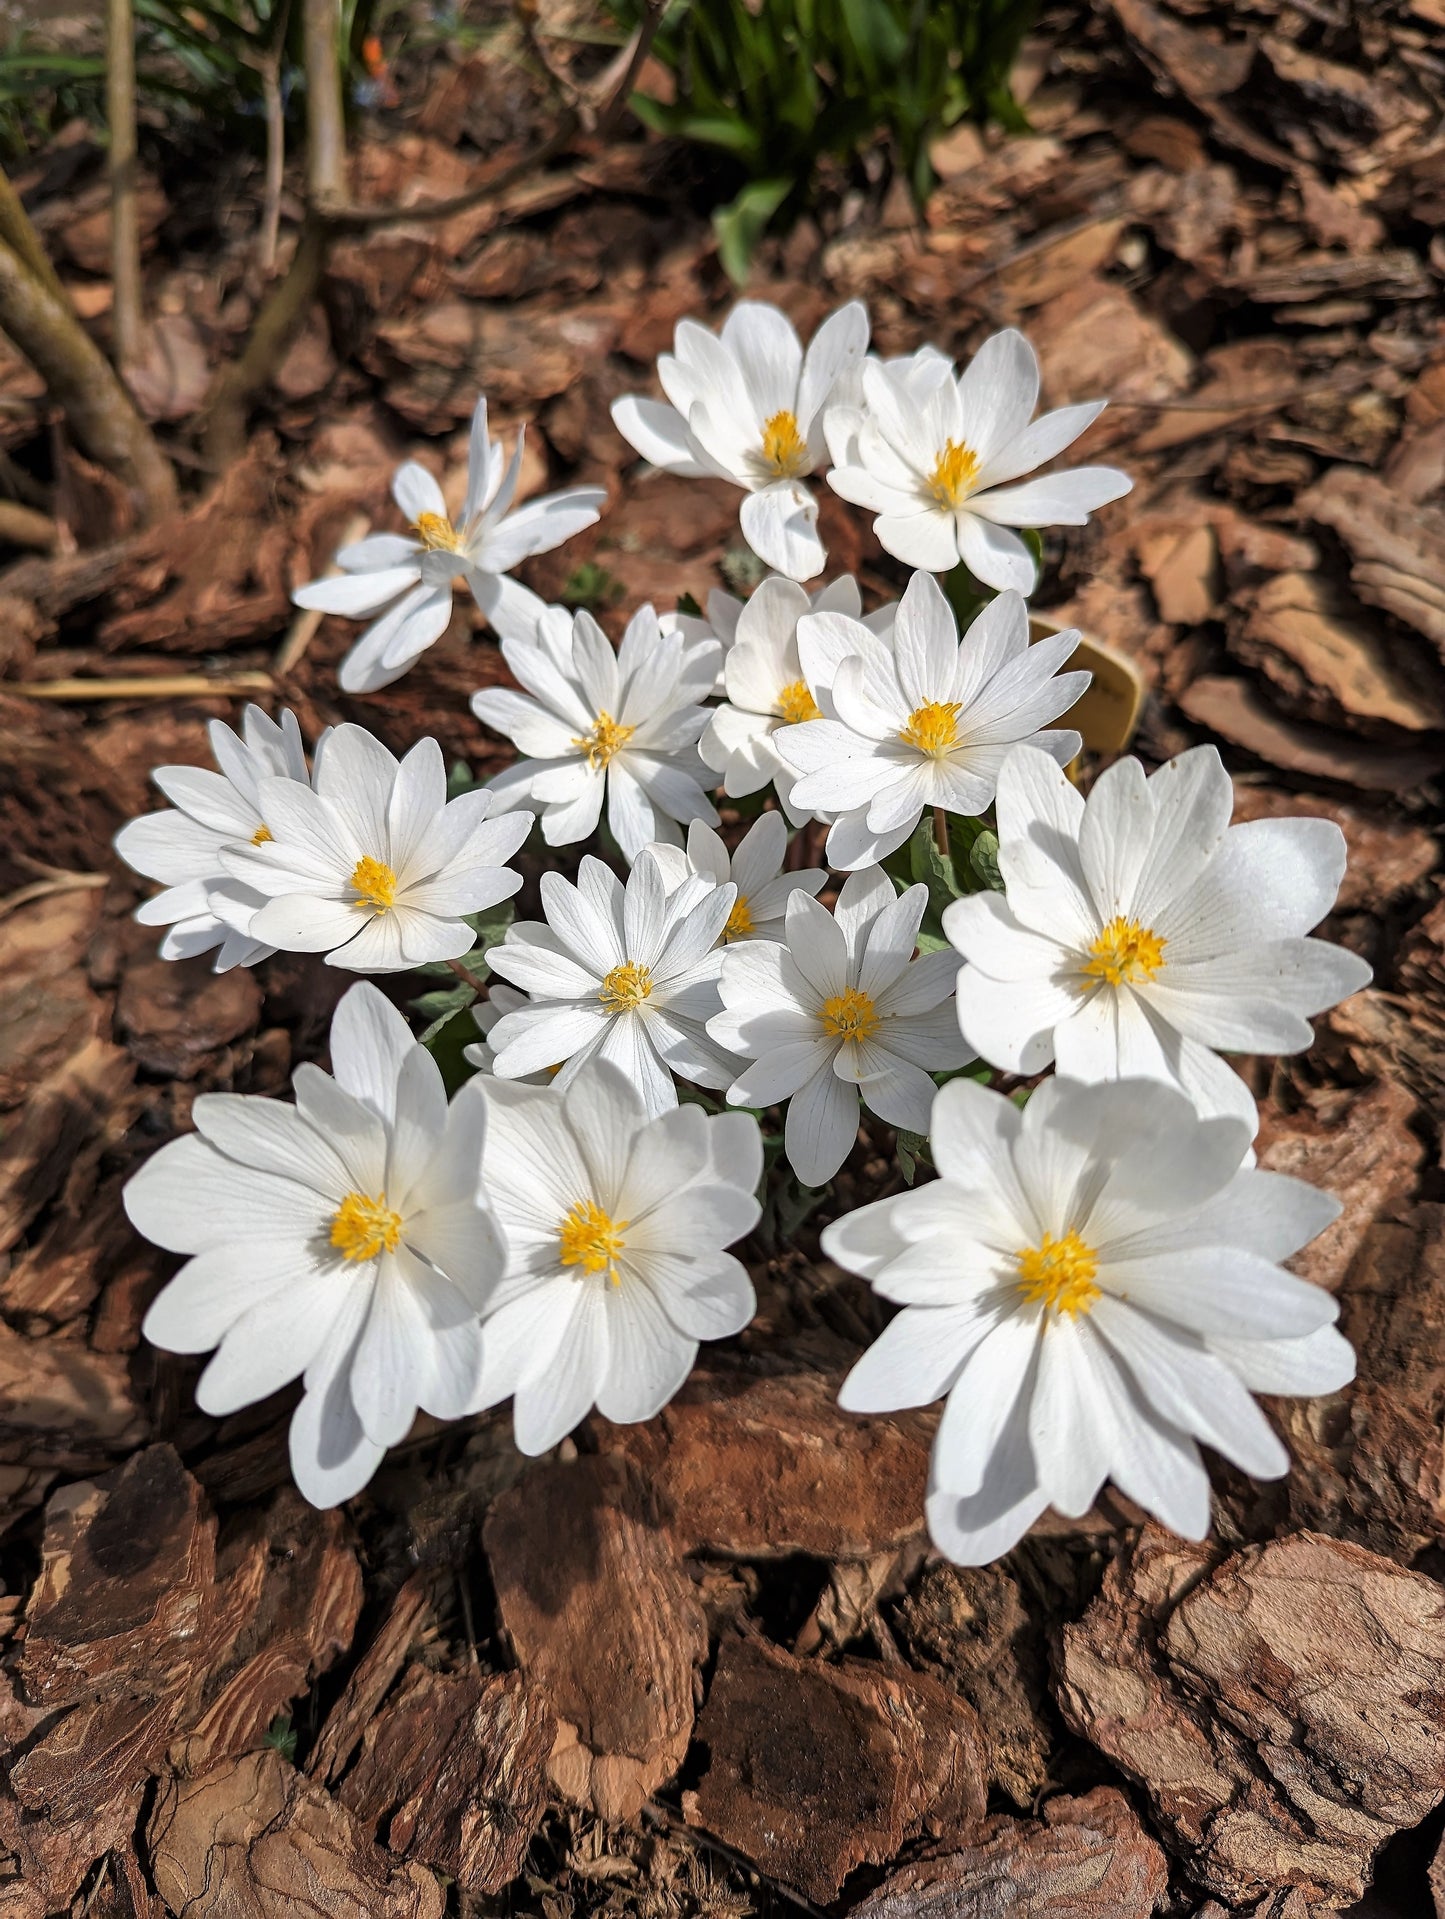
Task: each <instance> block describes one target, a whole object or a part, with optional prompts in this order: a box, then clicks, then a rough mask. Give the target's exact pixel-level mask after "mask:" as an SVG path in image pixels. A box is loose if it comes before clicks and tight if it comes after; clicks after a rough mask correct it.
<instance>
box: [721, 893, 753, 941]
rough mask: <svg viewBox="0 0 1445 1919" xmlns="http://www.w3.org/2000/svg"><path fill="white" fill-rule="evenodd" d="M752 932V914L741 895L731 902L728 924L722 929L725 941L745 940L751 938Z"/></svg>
mask: <svg viewBox="0 0 1445 1919" xmlns="http://www.w3.org/2000/svg"><path fill="white" fill-rule="evenodd" d="M752 930H753V912H752V908H751V907H750V906H749V905H748V903H747V901H746V899H744V897H743V895H742V894H741V893H739V894H738V896H737V899H736V900H735V901H734V902H733V910H732V911H731V913H729V914H728V923H727V925H726V926H725V927H724V928H723V938H724V939H725V940H745V939H748V938H750V937H751V935H752Z"/></svg>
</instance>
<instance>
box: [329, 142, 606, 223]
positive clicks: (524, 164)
mask: <svg viewBox="0 0 1445 1919" xmlns="http://www.w3.org/2000/svg"><path fill="white" fill-rule="evenodd" d="M580 124H581V123H580V121H579V120H578V118H577V115H576V114H575V113H564V114H563V115H562V118H561V120H560V121H559V123H558V126H557V129H556V131H555V132H554V133H552V134H550V135H549V136H548V138H547V139H545V140H544V141H542V143H541V145H540V146H536V147H533V148H532V150H531V152H530V153H524V154H523V155H522V157H521V159H520V160H514V161H512V163H511V164H510V165H509V166H505V167H503V168H501V169H500V171H499V172H497V173H494V174H492V175H491V176H490V178H488V179H486V180H483V181H481V182H480V183H479V184H478V185H477V186H474V187H469V188H468V189H467V191H466V192H465V193H458V194H456V195H455V196H454V197H453V198H452V199H450V200H424V201H422V202H421V204H420V205H419V206H410V207H407V206H382V207H355V206H349V205H347V206H328V207H326V208H325V209H324V212H323V218H324V219H325V221H326V223H327V225H328V226H331V227H334V228H335V229H337V231H338V232H345V233H360V232H363V231H365V230H367V229H369V228H372V227H395V226H405V225H408V224H410V222H411V221H413V220H416V221H425V220H450V219H451V217H452V215H453V214H455V213H470V212H471V210H472V208H473V207H479V206H480V205H481V204H482V202H483V201H484V200H494V199H496V197H497V196H498V194H501V193H505V192H506V190H507V188H508V187H510V186H513V185H515V183H516V182H517V181H518V180H520V179H522V178H523V177H524V176H525V175H526V174H529V173H533V172H535V171H536V169H537V168H538V167H541V166H545V165H546V164H547V162H548V161H549V160H552V159H555V158H556V156H557V155H558V154H559V153H562V152H564V151H565V150H566V149H567V148H568V147H569V146H570V145H571V144H572V140H573V138H574V136H575V135H576V133H577V131H578V128H579V126H580Z"/></svg>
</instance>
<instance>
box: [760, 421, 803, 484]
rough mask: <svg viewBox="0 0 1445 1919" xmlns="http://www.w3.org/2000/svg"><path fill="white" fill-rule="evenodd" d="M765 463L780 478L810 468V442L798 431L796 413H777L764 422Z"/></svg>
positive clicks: (785, 478) (795, 475)
mask: <svg viewBox="0 0 1445 1919" xmlns="http://www.w3.org/2000/svg"><path fill="white" fill-rule="evenodd" d="M763 463H764V465H766V466H767V467H768V468H769V470H770V471H771V472H773V473H776V474H777V476H778V478H779V479H780V480H791V479H795V478H796V477H797V475H798V474H799V473H806V472H807V470H808V442H807V441H806V440H805V439H804V438H803V436H802V434H801V433H800V432H799V431H798V416H797V414H796V413H788V412H786V411H784V412H782V413H775V414H774V415H773V416H772V418H771V419H769V420H764V422H763Z"/></svg>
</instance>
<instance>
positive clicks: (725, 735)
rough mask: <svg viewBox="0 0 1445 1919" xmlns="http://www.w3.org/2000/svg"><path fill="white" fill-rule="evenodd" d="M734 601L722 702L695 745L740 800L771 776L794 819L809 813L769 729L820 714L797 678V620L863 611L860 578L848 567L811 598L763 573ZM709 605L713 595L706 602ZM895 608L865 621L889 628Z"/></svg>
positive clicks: (857, 614)
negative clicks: (796, 801)
mask: <svg viewBox="0 0 1445 1919" xmlns="http://www.w3.org/2000/svg"><path fill="white" fill-rule="evenodd" d="M734 604H735V605H736V606H737V618H736V620H735V622H734V624H733V632H732V637H731V644H730V646H729V648H728V650H727V652H726V654H725V655H724V657H723V664H722V680H723V689H722V690H723V692H724V693H725V694H726V696H727V697H726V700H725V703H724V704H723V705H722V706H720V707H718V708H717V709H716V711H715V712H714V713H713V714H712V716H711V718H710V719H709V721H708V724H707V731H706V732H705V733H704V734H703V736H702V738H701V740H700V741H699V742H698V751H699V752H700V753H701V754H702V757H703V758H704V760H706V761H707V763H708V765H709V766H710V767H712V769H713V770H714V772H717V773H721V774H722V776H723V791H724V793H726V794H727V796H728V798H729V799H742V798H744V797H745V796H746V795H747V794H749V793H756V792H758V791H759V790H760V789H761V788H762V787H764V786H766V785H767V784H768V782H769V781H772V782H773V784H774V785H775V787H776V788H777V793H778V798H779V800H780V801H781V802H782V805H783V809H784V811H785V812H786V813H787V815H788V818H789V819H790V820H791V821H792V822H793V824H794V825H795V826H797V825H800V824H801V823H802V821H803V820H805V819H808V818H810V817H811V816H810V814H809V812H808V809H807V808H806V807H804V808H802V809H798V808H795V807H794V806H793V804H792V798H791V795H792V788H793V780H794V777H795V775H794V773H793V771H792V769H791V768H790V767H788V766H786V765H785V764H784V763H783V761H782V760H781V759H780V758H779V757H778V750H777V747H776V745H775V744H774V740H773V735H774V734H775V733H776V732H777V730H778V728H779V727H780V726H791V725H795V724H797V722H799V721H801V720H810V719H816V718H819V717H820V711H819V707H818V704H817V701H816V700H815V699H814V697H813V694H812V693H811V692H810V690H809V688H808V683H807V681H806V680H805V679H804V677H803V667H802V662H801V660H800V659H799V657H798V621H799V620H800V619H802V618H803V617H804V615H805V614H809V613H836V614H839V615H841V616H843V617H845V618H848V619H851V620H853V621H855V622H856V621H859V620H861V619H862V615H863V602H862V599H861V597H860V595H859V592H858V584H857V582H856V581H855V580H854V578H853V576H852V574H851V573H845V574H844V575H843V576H842V577H841V578H840V579H837V580H834V581H832V582H831V583H830V584H829V585H828V586H825V587H823V588H822V590H821V591H820V592H818V593H815V594H813V595H812V596H811V598H810V597H809V595H808V594H807V593H806V592H805V591H804V589H803V588H802V587H801V586H798V585H797V584H796V583H795V582H794V581H792V580H784V579H779V578H777V577H774V578H772V579H768V580H764V581H763V582H762V584H761V585H760V586H759V587H758V589H757V591H756V592H755V593H754V594H753V596H752V598H751V599H750V600H748V601H747V602H746V604H743V603H741V602H734ZM708 605H709V608H710V609H711V606H712V601H711V600H709V602H708ZM894 612H895V608H894V607H893V606H891V605H890V606H887V607H885V608H883V609H881V611H880V612H879V613H877V614H874V615H873V616H872V618H871V619H870V620H868V621H867V622H866V624H867V625H868V627H869V628H870V629H871V630H872V631H873V632H875V633H880V632H882V633H886V632H887V631H889V630H890V629H891V626H892V620H893V615H894Z"/></svg>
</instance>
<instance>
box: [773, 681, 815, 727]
mask: <svg viewBox="0 0 1445 1919" xmlns="http://www.w3.org/2000/svg"><path fill="white" fill-rule="evenodd" d="M775 704H776V706H777V709H778V711H779V713H781V714H782V716H783V719H784V720H785V721H786V723H787V724H788V725H789V726H801V725H802V724H803V722H804V721H805V720H821V719H822V717H823V712H822V708H821V707H820V706H819V705H818V702H817V701H816V700H815V699H814V698H813V696H812V694H811V693H810V692H809V691H808V684H807V681H806V680H790V681H789V682H788V684H787V685H786V686H785V687H783V688H782V690H781V691H780V692H779V694H778V697H777V700H776V702H775Z"/></svg>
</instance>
